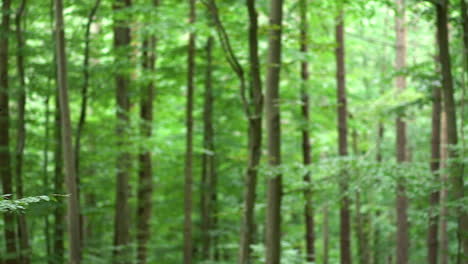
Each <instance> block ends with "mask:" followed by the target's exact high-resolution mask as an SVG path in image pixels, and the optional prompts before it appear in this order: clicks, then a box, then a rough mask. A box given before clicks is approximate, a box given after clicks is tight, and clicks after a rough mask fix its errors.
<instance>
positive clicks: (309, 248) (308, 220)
mask: <svg viewBox="0 0 468 264" xmlns="http://www.w3.org/2000/svg"><path fill="white" fill-rule="evenodd" d="M307 4H308V1H307V0H301V1H300V19H301V29H300V30H301V34H300V45H301V48H300V50H301V52H302V53H304V55H305V54H307V51H308V48H307V46H308V21H307ZM308 67H309V64H308V62H307V60H303V61H302V62H301V79H302V84H301V104H302V107H301V112H302V119H303V120H302V121H303V122H304V125H303V128H302V159H303V164H304V166H305V167H306V168H307V172H306V174H305V175H304V182H305V183H306V186H307V187H306V189H305V191H304V200H305V205H304V221H305V241H306V261H307V262H315V247H314V242H315V232H314V211H313V205H312V191H311V188H312V187H311V178H310V171H309V168H308V167H309V166H310V164H311V163H312V157H311V150H310V148H311V147H310V134H309V122H310V117H309V116H310V114H309V111H310V102H309V94H308V93H307V90H306V87H307V85H308V81H309V69H308Z"/></svg>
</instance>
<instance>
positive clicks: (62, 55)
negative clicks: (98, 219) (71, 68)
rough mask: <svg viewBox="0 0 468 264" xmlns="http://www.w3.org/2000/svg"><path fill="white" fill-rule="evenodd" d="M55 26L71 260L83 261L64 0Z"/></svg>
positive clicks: (75, 263) (73, 262)
mask: <svg viewBox="0 0 468 264" xmlns="http://www.w3.org/2000/svg"><path fill="white" fill-rule="evenodd" d="M55 27H56V33H57V34H56V38H57V39H56V45H57V47H56V48H57V77H58V78H57V79H58V87H59V102H60V113H61V114H60V118H61V129H62V151H63V152H62V154H63V161H64V165H65V175H66V176H65V185H66V187H67V192H68V194H69V196H68V198H67V200H68V203H67V205H68V210H67V218H68V219H67V220H68V224H67V226H68V234H69V247H70V248H69V250H70V258H69V262H70V264H79V263H81V247H80V208H79V203H78V188H77V185H76V168H75V158H74V152H73V146H72V129H71V121H70V108H69V101H68V84H67V60H66V52H65V32H64V31H65V29H64V27H65V26H64V22H63V3H62V0H56V1H55Z"/></svg>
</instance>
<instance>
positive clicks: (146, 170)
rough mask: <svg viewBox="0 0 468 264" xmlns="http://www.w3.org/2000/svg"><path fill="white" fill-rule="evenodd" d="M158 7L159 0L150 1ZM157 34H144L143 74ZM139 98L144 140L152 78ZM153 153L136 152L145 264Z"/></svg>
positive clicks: (150, 66) (150, 70)
mask: <svg viewBox="0 0 468 264" xmlns="http://www.w3.org/2000/svg"><path fill="white" fill-rule="evenodd" d="M153 4H154V7H155V8H157V6H158V5H159V1H158V0H155V1H153ZM156 42H157V40H156V37H155V36H154V35H151V36H145V39H144V40H143V47H142V49H143V54H142V61H143V69H144V71H145V74H151V75H153V74H154V73H155V63H156ZM140 96H141V99H140V118H141V122H142V123H141V126H140V133H141V136H142V137H143V138H145V139H150V138H151V136H152V132H153V131H152V126H153V124H152V122H153V100H154V81H153V79H151V80H150V81H149V82H148V83H144V84H143V86H142V88H141V95H140ZM151 157H152V152H151V150H149V149H148V148H142V149H141V151H140V154H139V159H138V160H139V166H140V168H139V180H138V211H137V229H138V231H137V232H138V233H137V240H138V249H137V251H138V256H137V259H138V263H140V264H146V263H147V258H148V256H147V255H148V253H147V251H148V249H147V244H148V240H149V238H150V235H151V228H150V220H151V209H152V204H151V196H152V194H153V167H152V159H151Z"/></svg>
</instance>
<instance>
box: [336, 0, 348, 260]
mask: <svg viewBox="0 0 468 264" xmlns="http://www.w3.org/2000/svg"><path fill="white" fill-rule="evenodd" d="M335 37H336V43H337V46H336V49H335V54H336V55H335V56H336V82H337V104H338V107H337V116H338V152H339V155H340V156H341V157H346V156H348V110H347V97H346V68H345V40H344V11H343V2H342V1H340V2H339V7H338V16H337V17H336V25H335ZM341 174H342V175H341V179H340V192H341V195H342V196H343V197H342V199H341V204H340V253H341V264H351V223H350V222H351V219H350V218H351V216H350V209H349V207H350V199H349V196H348V194H347V192H348V183H347V181H348V176H347V172H346V171H345V170H342V171H341Z"/></svg>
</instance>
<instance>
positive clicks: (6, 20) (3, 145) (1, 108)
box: [0, 0, 17, 264]
mask: <svg viewBox="0 0 468 264" xmlns="http://www.w3.org/2000/svg"><path fill="white" fill-rule="evenodd" d="M10 12H11V1H10V0H3V4H2V24H1V27H0V33H1V35H0V176H1V179H2V191H3V195H10V196H4V197H5V199H10V198H12V196H13V183H12V181H13V175H12V172H11V164H10V162H11V157H10V114H9V95H8V93H9V83H8V46H9V45H8V35H9V33H10ZM3 219H4V231H3V232H4V238H5V245H6V253H7V256H6V257H4V262H5V264H14V263H17V251H16V232H15V216H14V215H13V214H11V213H4V214H3Z"/></svg>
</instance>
